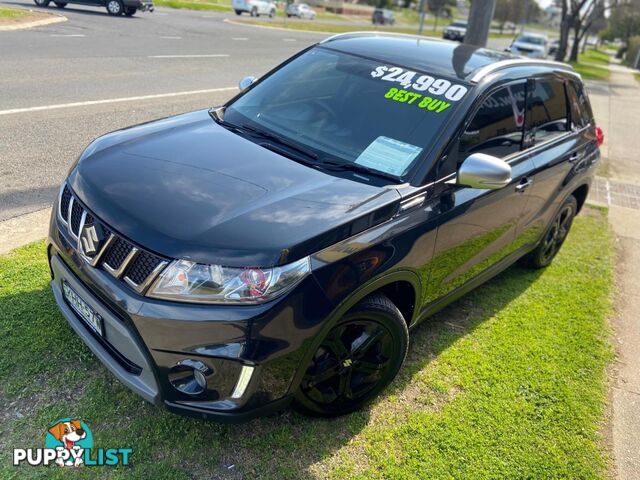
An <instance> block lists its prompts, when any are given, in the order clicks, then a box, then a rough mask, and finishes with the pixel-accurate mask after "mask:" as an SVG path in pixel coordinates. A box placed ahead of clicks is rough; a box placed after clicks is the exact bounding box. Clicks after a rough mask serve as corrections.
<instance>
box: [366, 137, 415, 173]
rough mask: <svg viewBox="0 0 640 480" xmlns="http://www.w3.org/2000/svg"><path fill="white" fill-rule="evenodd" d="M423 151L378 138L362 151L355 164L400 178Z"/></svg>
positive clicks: (408, 145) (395, 141) (409, 145)
mask: <svg viewBox="0 0 640 480" xmlns="http://www.w3.org/2000/svg"><path fill="white" fill-rule="evenodd" d="M421 151H422V148H420V147H416V146H415V145H411V144H410V143H404V142H401V141H399V140H394V139H393V138H389V137H378V138H376V139H375V140H374V141H373V142H371V143H370V144H369V146H368V147H367V148H365V149H364V150H363V151H362V153H361V154H360V155H359V156H358V158H356V160H355V163H357V164H358V165H364V166H365V167H369V168H373V169H375V170H378V171H380V172H385V173H389V174H391V175H395V176H398V177H400V176H402V175H403V174H404V173H405V172H406V171H407V168H409V166H410V165H411V163H412V162H413V161H414V160H415V158H416V157H417V156H418V155H419V154H420V152H421Z"/></svg>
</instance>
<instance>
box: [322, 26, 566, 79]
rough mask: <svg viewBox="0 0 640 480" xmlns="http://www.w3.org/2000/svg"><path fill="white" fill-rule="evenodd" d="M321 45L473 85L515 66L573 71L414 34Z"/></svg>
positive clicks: (348, 36) (354, 36) (343, 38)
mask: <svg viewBox="0 0 640 480" xmlns="http://www.w3.org/2000/svg"><path fill="white" fill-rule="evenodd" d="M320 45H322V46H323V47H326V48H330V49H332V50H337V51H340V52H344V53H349V54H354V55H359V56H362V57H367V58H371V59H374V60H378V61H380V62H384V63H390V64H393V65H399V66H403V67H407V68H415V69H416V70H422V71H425V72H429V73H432V74H437V75H442V76H447V77H453V78H458V79H460V80H467V81H470V82H473V83H477V82H479V81H480V80H482V78H483V77H484V76H486V75H488V74H489V73H491V72H493V71H497V70H502V69H505V68H507V67H510V66H516V65H529V66H531V65H540V66H547V67H549V68H551V69H563V70H568V71H572V69H571V67H570V66H569V65H566V64H563V63H558V62H551V61H547V60H535V59H525V58H522V57H519V56H516V55H513V54H510V53H507V52H498V51H496V50H490V49H487V48H481V47H476V46H473V45H466V44H460V43H455V42H448V41H444V40H438V39H433V38H425V37H419V36H417V35H403V34H391V33H382V32H352V33H344V34H339V35H334V36H332V37H329V38H328V39H326V40H324V41H322V42H320Z"/></svg>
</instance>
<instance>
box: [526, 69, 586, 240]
mask: <svg viewBox="0 0 640 480" xmlns="http://www.w3.org/2000/svg"><path fill="white" fill-rule="evenodd" d="M529 82H530V88H529V95H528V99H527V128H526V133H525V145H526V146H527V147H528V148H529V150H528V151H529V152H530V155H531V158H532V160H533V163H534V167H535V171H534V174H533V176H532V180H533V183H532V186H531V189H530V190H531V192H530V198H529V201H528V203H527V205H526V210H525V213H524V215H525V223H524V225H523V231H522V233H521V238H522V239H524V243H525V244H527V245H528V246H533V245H535V244H536V243H537V241H538V240H539V238H540V236H541V235H542V233H543V232H544V230H545V228H546V227H547V225H548V223H549V221H550V220H551V218H552V217H553V215H554V213H555V211H556V210H557V209H558V208H559V206H560V203H561V202H562V201H563V200H564V198H563V196H562V195H561V192H562V191H563V187H564V186H565V185H566V184H567V183H568V181H569V180H570V179H571V177H572V173H576V172H579V171H580V170H581V169H582V168H584V167H583V166H585V165H586V161H587V159H588V156H589V148H590V146H591V145H592V144H593V142H590V141H589V137H588V135H587V130H588V128H589V124H590V112H588V111H586V110H585V109H586V108H588V102H586V101H585V100H586V97H584V92H583V91H582V90H581V89H580V90H578V87H581V86H580V85H579V84H577V85H576V84H574V82H573V81H571V80H567V79H565V78H562V77H559V76H551V75H550V76H543V77H539V78H535V79H532V80H530V81H529ZM580 96H582V97H583V100H582V101H581V100H580ZM585 105H586V106H585ZM593 148H595V147H593Z"/></svg>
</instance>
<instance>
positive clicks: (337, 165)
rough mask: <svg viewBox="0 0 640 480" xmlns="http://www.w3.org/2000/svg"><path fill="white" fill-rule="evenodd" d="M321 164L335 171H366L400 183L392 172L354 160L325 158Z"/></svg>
mask: <svg viewBox="0 0 640 480" xmlns="http://www.w3.org/2000/svg"><path fill="white" fill-rule="evenodd" d="M320 166H322V167H326V168H327V170H333V171H351V172H360V173H366V174H368V175H374V176H377V177H382V178H386V179H388V180H393V182H394V183H400V179H399V178H398V177H396V176H395V175H392V174H391V173H386V172H381V171H380V170H376V169H374V168H369V167H366V166H364V165H360V164H358V163H353V162H344V163H342V162H334V161H331V160H325V161H323V162H321V163H320Z"/></svg>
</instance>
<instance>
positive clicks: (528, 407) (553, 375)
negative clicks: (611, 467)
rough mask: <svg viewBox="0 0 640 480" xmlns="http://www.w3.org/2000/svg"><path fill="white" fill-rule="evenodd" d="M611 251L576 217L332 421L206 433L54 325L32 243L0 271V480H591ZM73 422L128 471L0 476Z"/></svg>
mask: <svg viewBox="0 0 640 480" xmlns="http://www.w3.org/2000/svg"><path fill="white" fill-rule="evenodd" d="M612 262H613V254H612V238H611V235H610V232H609V230H608V225H607V220H606V214H605V213H604V212H603V211H601V210H596V209H587V212H586V214H584V215H581V216H580V217H579V218H578V219H576V222H575V224H574V227H573V230H572V232H571V234H570V236H569V238H568V240H567V242H566V244H565V246H564V248H563V250H562V251H561V252H560V254H559V255H558V257H557V258H556V260H555V261H554V263H553V265H552V266H551V267H549V268H548V269H546V270H543V271H532V270H528V269H524V268H521V267H517V266H516V267H512V268H510V269H509V270H507V271H506V272H504V273H503V274H501V275H500V276H498V277H497V278H495V279H494V280H492V281H491V282H489V283H487V284H486V285H484V286H483V287H480V288H479V289H477V290H475V291H474V292H472V293H471V294H469V295H467V296H466V297H464V298H463V299H462V300H461V301H458V302H457V303H455V304H454V305H452V306H450V307H448V308H447V309H445V310H444V311H442V312H441V313H440V314H438V315H436V316H435V317H434V318H432V319H431V320H430V321H428V322H426V323H425V324H423V325H422V326H421V327H418V328H417V329H416V330H415V331H414V332H413V333H412V342H411V348H410V353H409V356H408V358H407V361H406V363H405V365H404V367H403V369H402V370H401V372H400V374H399V376H398V378H397V379H396V380H395V381H394V383H393V384H392V385H391V387H390V388H389V389H387V391H386V392H385V393H384V394H383V395H382V397H381V398H380V399H379V400H378V401H377V402H375V404H373V405H372V406H371V407H369V408H368V409H366V410H364V411H362V412H358V413H355V414H352V415H349V416H346V417H343V418H339V419H336V420H332V421H326V420H317V419H308V418H304V417H301V416H299V415H297V414H294V413H291V412H288V413H286V414H284V415H281V416H276V417H272V418H266V419H258V420H255V421H252V422H250V423H247V424H244V425H237V426H233V425H218V424H214V423H206V422H203V421H199V420H196V419H189V418H183V417H180V416H177V415H173V414H170V413H168V412H166V411H164V410H162V409H161V408H158V407H153V406H150V405H147V404H146V403H144V402H143V401H142V400H141V399H139V398H138V397H136V396H135V395H134V394H132V393H130V392H129V391H128V390H127V389H125V388H124V387H123V386H121V385H120V384H119V383H118V382H116V381H114V379H113V378H112V377H111V375H110V374H108V373H107V371H106V370H105V369H104V367H102V366H101V364H100V363H99V362H98V361H97V360H96V359H95V358H94V357H93V356H92V355H91V353H90V352H89V350H88V349H87V348H86V347H85V346H84V344H83V343H82V342H81V341H80V340H79V339H78V337H77V336H76V335H75V334H74V333H73V331H72V330H71V329H70V327H69V326H68V325H67V323H66V322H65V320H64V319H63V318H62V317H61V315H60V314H59V313H58V311H57V308H56V306H55V303H54V301H53V298H52V295H51V293H50V289H49V285H48V282H49V270H48V267H47V263H46V254H45V249H44V245H43V243H41V242H38V243H35V244H32V245H30V246H27V247H24V248H21V249H19V250H16V251H14V252H13V253H11V254H9V255H6V256H1V257H0V351H2V355H1V356H0V405H2V411H3V416H2V418H3V426H2V432H3V433H2V435H1V436H0V448H1V450H2V451H3V452H5V454H4V455H3V457H4V458H3V461H2V463H0V478H6V479H10V478H47V479H48V478H54V479H67V478H70V475H71V476H72V477H73V478H75V479H80V478H94V477H101V478H110V479H120V478H122V479H124V478H126V479H130V478H134V479H135V478H141V479H142V478H158V479H171V480H176V479H187V478H237V479H240V478H273V479H293V478H332V479H352V478H355V479H383V478H385V479H409V478H411V479H413V478H425V479H426V478H473V479H476V478H532V479H533V478H535V479H538V478H567V479H573V478H585V479H586V478H602V479H604V478H606V464H607V461H608V458H607V455H606V453H605V449H604V447H603V443H604V442H603V439H602V437H601V435H600V434H599V431H600V429H601V428H602V423H603V419H604V413H603V412H604V406H605V401H606V382H605V378H606V377H605V367H606V366H607V364H608V362H610V361H611V360H612V352H611V347H610V344H609V331H608V329H607V317H608V316H609V315H610V314H611V301H610V295H611V291H612ZM66 416H77V417H80V418H82V419H84V420H85V421H86V422H87V423H88V425H89V426H90V427H91V428H92V430H93V433H94V438H95V446H96V447H123V448H124V447H131V448H133V450H134V453H133V456H132V464H131V466H130V467H129V468H113V467H100V468H87V467H84V468H79V469H76V470H74V471H68V470H63V469H60V468H57V467H53V468H42V467H28V466H24V467H20V468H19V469H16V468H14V467H12V466H11V462H10V459H9V456H10V454H9V452H10V451H11V449H12V448H15V447H24V448H29V447H41V446H43V444H44V433H45V430H46V427H47V425H48V424H49V423H50V422H53V421H55V420H56V419H58V418H62V417H66Z"/></svg>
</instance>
